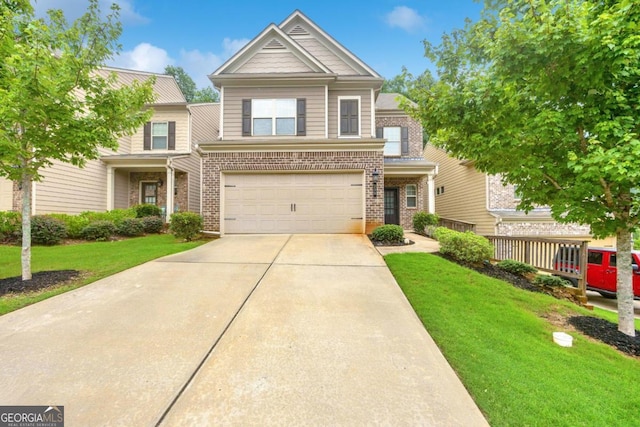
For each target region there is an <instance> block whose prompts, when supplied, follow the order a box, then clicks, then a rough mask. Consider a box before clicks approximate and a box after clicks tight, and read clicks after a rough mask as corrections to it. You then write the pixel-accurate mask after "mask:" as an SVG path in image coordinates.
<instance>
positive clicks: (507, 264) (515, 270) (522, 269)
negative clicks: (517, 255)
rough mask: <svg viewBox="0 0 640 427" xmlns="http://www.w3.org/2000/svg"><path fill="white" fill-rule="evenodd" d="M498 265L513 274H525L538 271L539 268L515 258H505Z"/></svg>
mask: <svg viewBox="0 0 640 427" xmlns="http://www.w3.org/2000/svg"><path fill="white" fill-rule="evenodd" d="M497 266H498V267H499V268H501V269H503V270H505V271H508V272H509V273H512V274H517V275H519V276H524V275H525V274H530V273H536V272H537V271H538V270H537V269H536V268H535V267H533V266H531V265H529V264H525V263H524V262H520V261H516V260H513V259H505V260H502V261H500V262H499V263H498V264H497Z"/></svg>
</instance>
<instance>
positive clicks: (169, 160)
mask: <svg viewBox="0 0 640 427" xmlns="http://www.w3.org/2000/svg"><path fill="white" fill-rule="evenodd" d="M174 179H175V169H174V168H173V159H172V158H171V157H168V158H167V209H166V212H165V219H164V220H165V222H169V218H170V217H171V214H172V213H173V211H174V200H173V188H174V186H175V183H174V182H173V180H174Z"/></svg>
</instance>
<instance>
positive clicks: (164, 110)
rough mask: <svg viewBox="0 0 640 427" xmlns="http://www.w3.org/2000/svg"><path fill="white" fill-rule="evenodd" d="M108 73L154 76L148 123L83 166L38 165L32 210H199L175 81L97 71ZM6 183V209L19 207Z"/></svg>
mask: <svg viewBox="0 0 640 427" xmlns="http://www.w3.org/2000/svg"><path fill="white" fill-rule="evenodd" d="M111 72H114V73H115V74H116V76H117V81H118V83H119V84H123V85H125V84H130V83H132V82H133V81H135V80H138V81H145V80H147V79H149V78H150V77H151V76H155V79H156V81H155V84H154V92H155V95H156V100H155V103H154V104H152V105H149V107H150V108H153V116H152V118H151V121H149V122H148V123H146V124H145V125H144V126H143V127H141V128H140V129H139V130H138V132H136V133H135V134H133V135H131V136H128V137H123V138H120V140H119V147H118V149H117V150H116V151H111V150H107V149H100V154H101V157H100V158H99V159H98V160H90V161H88V162H87V164H86V165H85V167H84V168H78V167H76V166H73V165H71V164H68V163H62V162H59V161H54V164H53V166H51V167H48V168H45V169H42V171H41V172H42V180H41V181H40V182H37V183H34V186H33V200H32V212H33V213H34V214H46V213H68V214H78V213H80V212H83V211H104V210H111V209H116V208H127V207H130V206H133V205H135V204H138V203H150V204H154V205H157V206H159V207H161V208H162V209H163V210H164V211H165V212H166V211H167V210H168V211H169V212H168V213H171V212H172V211H178V210H190V211H195V212H199V211H200V156H199V154H198V153H197V151H196V150H195V149H194V143H193V142H192V113H191V111H190V108H192V107H191V106H189V105H187V102H186V100H185V98H184V96H183V94H182V92H181V91H180V89H179V87H178V85H177V83H176V81H175V79H174V78H173V77H172V76H167V75H162V74H152V73H145V72H139V71H132V70H122V69H115V68H104V69H101V70H100V71H99V73H101V74H107V73H111ZM193 108H195V109H199V108H202V107H199V106H194V107H193ZM214 108H215V107H214ZM5 183H6V181H5ZM5 187H6V185H5V184H3V183H2V182H0V195H1V196H2V197H1V198H2V200H3V201H2V206H1V207H2V208H6V207H7V205H8V203H7V201H6V199H8V198H9V193H7V191H8V190H7V189H6V188H5ZM12 187H13V188H12V193H13V196H12V203H11V208H12V209H13V210H19V209H20V206H21V191H19V189H18V186H17V184H13V186H12Z"/></svg>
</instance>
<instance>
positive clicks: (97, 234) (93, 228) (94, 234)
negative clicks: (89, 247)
mask: <svg viewBox="0 0 640 427" xmlns="http://www.w3.org/2000/svg"><path fill="white" fill-rule="evenodd" d="M115 233H116V226H115V225H114V224H113V222H111V221H103V220H100V221H94V222H92V223H91V224H89V225H87V226H86V227H85V228H83V229H82V238H83V239H85V240H97V241H104V240H108V239H110V238H111V236H113V235H114V234H115Z"/></svg>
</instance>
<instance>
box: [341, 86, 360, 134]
mask: <svg viewBox="0 0 640 427" xmlns="http://www.w3.org/2000/svg"><path fill="white" fill-rule="evenodd" d="M349 99H355V100H357V101H358V134H357V135H340V116H341V115H342V114H341V113H342V111H341V110H342V109H341V107H340V105H341V104H342V101H346V100H349ZM361 137H362V97H361V96H360V95H358V96H338V138H361Z"/></svg>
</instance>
